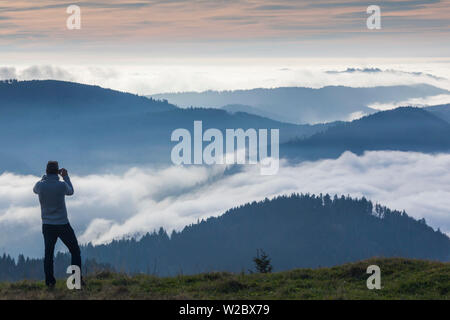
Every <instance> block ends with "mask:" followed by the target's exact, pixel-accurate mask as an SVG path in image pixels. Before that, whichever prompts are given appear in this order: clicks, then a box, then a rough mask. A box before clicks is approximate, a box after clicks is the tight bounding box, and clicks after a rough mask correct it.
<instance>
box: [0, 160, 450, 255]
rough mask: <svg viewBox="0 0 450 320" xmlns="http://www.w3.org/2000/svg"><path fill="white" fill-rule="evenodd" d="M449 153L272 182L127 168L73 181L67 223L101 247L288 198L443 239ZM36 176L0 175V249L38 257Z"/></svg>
mask: <svg viewBox="0 0 450 320" xmlns="http://www.w3.org/2000/svg"><path fill="white" fill-rule="evenodd" d="M449 168H450V155H449V154H439V155H427V154H421V153H412V152H395V151H377V152H367V153H366V154H364V155H363V156H360V157H358V156H356V155H354V154H352V153H349V152H346V153H344V154H343V155H342V156H341V157H340V158H338V159H335V160H321V161H316V162H304V163H301V164H298V165H292V166H289V165H287V164H286V163H281V167H280V170H279V172H278V174H277V175H274V176H262V175H260V174H259V169H258V168H257V167H255V166H248V167H246V168H244V170H242V171H241V172H239V173H235V174H233V175H229V174H226V173H225V170H224V169H225V168H224V167H219V166H217V167H198V166H189V167H184V168H183V167H170V168H167V169H164V170H158V171H156V170H151V169H142V168H133V169H130V170H129V171H128V172H126V173H125V174H123V175H102V176H98V175H90V176H84V177H80V176H73V177H72V181H73V183H74V187H75V196H74V197H71V198H68V204H67V206H68V210H69V217H70V220H71V223H72V225H73V226H74V228H75V230H76V231H77V234H78V236H79V240H80V241H81V242H84V243H85V242H88V241H91V242H93V243H95V244H99V243H105V242H108V241H110V240H112V239H114V238H120V237H123V236H129V235H138V234H141V233H144V232H147V231H152V230H154V229H158V228H159V227H161V226H163V227H164V228H166V229H168V230H173V229H176V230H179V229H182V228H183V227H184V226H185V225H187V224H190V223H195V222H196V221H197V219H202V218H206V217H209V216H217V215H220V214H222V213H224V212H225V211H226V210H227V209H229V208H231V207H234V206H237V205H240V204H244V203H247V202H250V201H253V200H262V199H264V197H272V196H275V195H280V194H289V193H292V192H304V193H306V192H309V193H316V194H318V193H330V194H344V195H347V194H349V195H351V196H356V197H360V196H363V195H364V196H366V197H367V198H368V199H370V200H372V201H374V202H378V203H381V204H382V205H386V206H388V207H390V208H392V209H399V210H403V209H404V210H406V212H407V213H408V214H409V215H411V216H414V217H416V218H422V217H424V218H425V219H426V220H427V222H428V223H429V224H430V225H431V226H433V227H434V228H438V227H439V228H440V229H441V230H442V231H444V232H446V233H447V234H450V170H449ZM37 179H38V177H33V176H19V175H14V174H8V173H5V174H2V175H0V250H3V251H7V252H10V253H13V254H17V253H19V252H24V253H26V254H28V255H32V256H40V255H42V250H43V248H42V247H43V246H42V239H41V235H40V215H39V207H38V201H37V198H36V196H35V195H33V194H32V192H31V189H32V187H33V184H34V183H35V182H36V180H37Z"/></svg>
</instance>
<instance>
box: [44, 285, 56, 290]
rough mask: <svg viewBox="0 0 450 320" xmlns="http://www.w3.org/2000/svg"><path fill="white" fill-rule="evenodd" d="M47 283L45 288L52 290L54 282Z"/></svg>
mask: <svg viewBox="0 0 450 320" xmlns="http://www.w3.org/2000/svg"><path fill="white" fill-rule="evenodd" d="M46 285H47V289H48V290H53V289H55V283H49V284H46Z"/></svg>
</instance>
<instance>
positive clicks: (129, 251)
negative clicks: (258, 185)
mask: <svg viewBox="0 0 450 320" xmlns="http://www.w3.org/2000/svg"><path fill="white" fill-rule="evenodd" d="M258 248H262V249H263V250H264V251H266V252H267V253H268V254H269V256H270V257H271V258H272V263H273V266H274V268H275V270H277V271H281V270H288V269H292V268H299V267H314V268H315V267H319V266H333V265H337V264H342V263H344V262H349V261H357V260H360V259H366V258H369V257H373V256H384V257H409V258H423V259H433V260H442V261H449V260H450V239H449V238H448V237H447V236H446V235H444V234H442V233H441V232H439V231H433V229H432V228H431V227H429V226H428V225H426V223H425V221H424V220H422V221H417V220H415V219H413V218H411V217H409V216H407V215H406V214H405V213H401V212H398V211H392V210H389V209H387V208H385V207H381V206H380V205H376V206H375V207H374V206H373V205H372V203H371V202H369V201H367V200H366V199H364V198H363V199H359V200H358V199H351V198H348V197H347V198H344V197H340V198H338V197H335V198H334V199H333V198H330V197H329V196H328V195H326V196H314V195H298V194H294V195H291V196H282V197H278V198H275V199H273V200H267V199H266V200H265V201H262V202H253V203H249V204H246V205H244V206H241V207H238V208H234V209H231V210H229V211H227V212H226V213H225V214H223V215H222V216H219V217H212V218H209V219H207V220H206V221H202V222H200V223H198V224H194V225H190V226H187V227H185V228H184V229H183V230H182V231H181V232H173V233H172V234H171V236H170V237H169V235H168V234H167V233H166V232H165V231H164V230H163V229H160V230H159V231H158V232H154V233H151V234H147V235H145V236H144V237H143V238H142V239H140V240H139V241H136V240H120V241H113V242H112V243H110V244H107V245H100V246H95V247H93V246H91V245H88V246H87V247H84V248H82V253H83V256H84V257H85V258H89V259H94V260H96V261H99V262H103V263H108V264H111V265H112V266H113V267H114V268H116V269H117V270H124V271H128V272H152V273H156V274H158V275H175V274H178V273H180V272H182V273H184V274H192V273H200V272H205V271H233V272H239V271H242V270H247V269H250V268H252V257H254V256H255V253H256V250H257V249H258Z"/></svg>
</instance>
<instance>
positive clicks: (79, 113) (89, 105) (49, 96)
mask: <svg viewBox="0 0 450 320" xmlns="http://www.w3.org/2000/svg"><path fill="white" fill-rule="evenodd" d="M0 98H1V101H2V102H1V105H0V173H1V172H4V171H12V172H17V173H33V174H40V173H42V169H43V168H44V165H45V163H46V162H47V161H48V160H50V159H57V160H60V162H61V164H62V165H64V166H66V167H68V168H70V169H71V170H75V171H76V172H77V173H78V174H86V173H94V172H99V171H101V172H105V171H108V170H110V169H112V168H114V169H120V168H121V167H124V168H128V167H129V166H133V165H142V164H170V163H171V162H170V161H171V160H170V152H171V149H172V147H173V146H174V145H175V143H173V142H172V141H171V140H170V137H171V133H172V131H173V130H175V129H177V128H186V129H189V130H191V131H192V130H193V122H194V121H195V120H202V121H203V127H204V129H205V130H206V129H208V128H218V129H221V130H222V131H223V132H225V129H227V128H243V129H248V128H255V129H258V128H268V129H270V128H274V129H280V141H282V142H283V141H284V142H286V141H288V140H290V139H292V138H294V137H307V136H310V135H312V134H314V133H317V132H319V131H321V130H324V129H326V128H327V127H328V126H329V125H328V124H327V125H314V126H311V125H293V124H286V123H281V122H278V121H274V120H270V119H266V118H262V117H259V116H255V115H250V114H247V113H241V112H238V113H234V114H230V113H227V112H226V111H224V110H216V109H188V110H186V109H179V108H177V107H175V106H173V105H171V104H169V103H167V102H161V101H155V100H153V99H148V98H145V97H139V96H136V95H132V94H128V93H122V92H118V91H113V90H108V89H103V88H100V87H97V86H87V85H81V84H77V83H70V82H61V81H24V82H13V83H4V82H2V83H0Z"/></svg>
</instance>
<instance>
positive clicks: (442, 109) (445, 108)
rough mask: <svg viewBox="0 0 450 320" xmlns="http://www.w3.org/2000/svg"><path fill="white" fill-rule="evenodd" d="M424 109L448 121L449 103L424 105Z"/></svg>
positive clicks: (449, 121) (449, 113)
mask: <svg viewBox="0 0 450 320" xmlns="http://www.w3.org/2000/svg"><path fill="white" fill-rule="evenodd" d="M424 109H425V110H426V111H428V112H431V113H432V114H434V115H435V116H438V117H439V118H442V119H444V120H445V121H447V122H448V123H450V104H441V105H438V106H431V107H425V108H424Z"/></svg>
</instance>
